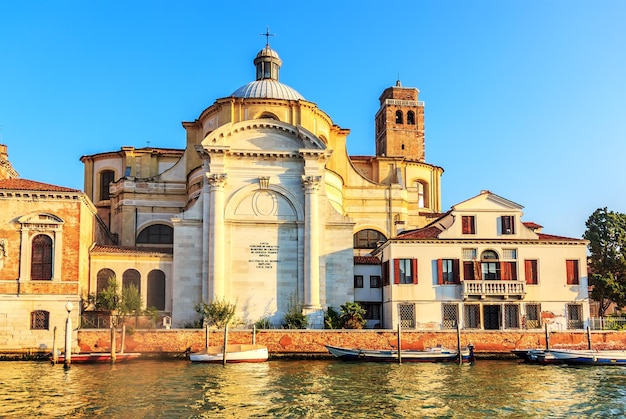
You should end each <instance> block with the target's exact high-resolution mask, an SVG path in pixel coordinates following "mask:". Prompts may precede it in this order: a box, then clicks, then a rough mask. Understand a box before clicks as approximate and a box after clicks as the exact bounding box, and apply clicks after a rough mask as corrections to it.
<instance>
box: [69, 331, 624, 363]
mask: <svg viewBox="0 0 626 419" xmlns="http://www.w3.org/2000/svg"><path fill="white" fill-rule="evenodd" d="M590 336H591V346H592V347H593V348H594V349H626V332H615V331H594V332H591V333H590ZM545 337H546V335H545V333H544V332H543V331H506V332H504V331H462V332H461V345H462V346H466V345H467V344H469V343H471V344H473V345H474V348H475V351H476V354H477V355H478V356H479V357H481V356H482V357H498V356H500V357H505V356H509V355H510V352H511V350H513V349H521V348H545V347H546V338H545ZM588 337H589V335H588V334H587V332H585V331H559V332H550V333H549V345H550V347H551V348H568V349H586V348H587V347H588ZM115 340H116V346H117V350H118V351H119V350H120V349H121V347H120V345H121V341H122V336H121V330H118V332H117V335H116V339H115ZM206 340H207V334H206V331H205V330H197V329H171V330H163V329H154V330H128V331H126V333H125V336H124V344H125V350H126V351H127V352H142V353H144V354H147V355H150V354H152V355H154V356H173V355H176V354H183V353H185V351H197V350H200V349H202V348H204V346H205V345H206ZM208 340H209V345H222V344H223V342H224V333H223V331H221V330H219V331H218V330H210V331H209V333H208ZM252 340H253V332H252V330H232V331H229V332H228V343H251V342H252ZM254 340H255V342H256V343H258V344H262V345H266V346H267V347H268V350H269V352H270V355H271V357H273V358H276V357H321V356H328V351H327V350H326V348H325V347H324V344H330V345H336V346H344V347H351V348H372V349H373V348H396V347H397V345H398V334H397V333H396V331H393V330H279V329H276V330H257V331H256V335H255V336H254ZM110 342H111V333H110V331H109V330H94V329H90V330H84V329H83V330H79V331H78V347H79V349H80V351H81V352H102V351H110V349H111V344H110ZM401 345H402V348H403V349H417V350H421V349H425V348H429V347H434V346H437V345H441V346H445V347H448V348H456V347H457V346H458V336H457V333H456V331H402V333H401Z"/></svg>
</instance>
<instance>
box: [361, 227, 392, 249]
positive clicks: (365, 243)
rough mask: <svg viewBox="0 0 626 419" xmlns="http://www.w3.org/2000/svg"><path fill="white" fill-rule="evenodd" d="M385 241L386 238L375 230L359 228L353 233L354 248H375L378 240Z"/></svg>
mask: <svg viewBox="0 0 626 419" xmlns="http://www.w3.org/2000/svg"><path fill="white" fill-rule="evenodd" d="M384 241H387V238H386V237H385V236H384V235H383V234H382V233H379V232H378V231H376V230H361V231H359V232H357V233H356V234H355V235H354V248H355V249H376V248H377V247H378V242H384Z"/></svg>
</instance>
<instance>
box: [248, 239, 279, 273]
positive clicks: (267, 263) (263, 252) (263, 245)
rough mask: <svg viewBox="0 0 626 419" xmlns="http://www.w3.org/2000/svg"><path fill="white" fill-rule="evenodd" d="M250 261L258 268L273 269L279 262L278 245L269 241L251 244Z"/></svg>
mask: <svg viewBox="0 0 626 419" xmlns="http://www.w3.org/2000/svg"><path fill="white" fill-rule="evenodd" d="M248 262H249V263H251V264H253V266H254V267H255V268H257V269H273V268H274V267H275V265H274V264H275V263H276V262H278V245H276V244H270V243H268V242H260V243H258V244H251V245H250V259H249V260H248Z"/></svg>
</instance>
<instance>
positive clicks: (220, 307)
mask: <svg viewBox="0 0 626 419" xmlns="http://www.w3.org/2000/svg"><path fill="white" fill-rule="evenodd" d="M236 308H237V305H236V304H233V303H229V302H227V301H226V300H219V299H217V300H213V301H211V302H210V303H209V304H207V303H205V302H204V301H203V302H201V303H198V304H196V306H195V307H194V309H195V310H196V312H197V313H199V314H200V315H201V316H202V318H203V319H204V321H205V322H206V324H208V325H209V326H215V327H216V328H218V329H222V328H224V327H225V326H226V325H227V324H229V323H230V322H231V321H232V320H233V318H234V317H235V309H236Z"/></svg>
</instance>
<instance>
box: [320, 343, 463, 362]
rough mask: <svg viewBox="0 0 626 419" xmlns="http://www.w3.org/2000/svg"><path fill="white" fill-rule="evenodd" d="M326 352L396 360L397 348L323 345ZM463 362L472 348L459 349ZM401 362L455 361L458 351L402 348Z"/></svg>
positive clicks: (345, 358) (352, 357)
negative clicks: (352, 347)
mask: <svg viewBox="0 0 626 419" xmlns="http://www.w3.org/2000/svg"><path fill="white" fill-rule="evenodd" d="M324 346H325V347H326V349H328V352H330V353H331V354H333V355H334V356H335V357H337V358H339V359H341V360H343V361H366V362H398V351H397V349H358V348H354V349H351V348H342V347H339V346H332V345H324ZM461 356H462V361H463V362H473V361H474V348H473V346H471V345H470V346H468V347H467V348H465V349H463V350H462V351H461ZM400 359H401V360H402V362H455V361H457V362H458V360H459V352H458V351H457V350H454V349H448V348H444V347H442V346H436V347H434V348H428V349H425V350H423V351H422V350H413V349H402V350H401V351H400Z"/></svg>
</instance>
